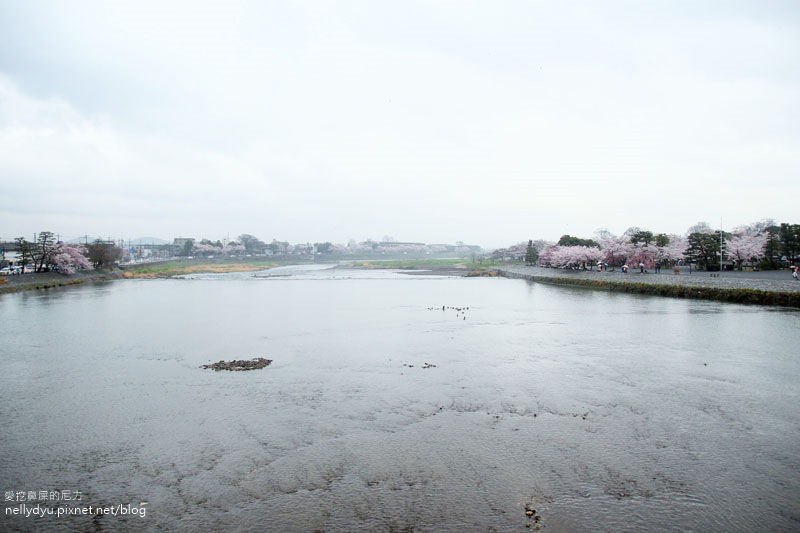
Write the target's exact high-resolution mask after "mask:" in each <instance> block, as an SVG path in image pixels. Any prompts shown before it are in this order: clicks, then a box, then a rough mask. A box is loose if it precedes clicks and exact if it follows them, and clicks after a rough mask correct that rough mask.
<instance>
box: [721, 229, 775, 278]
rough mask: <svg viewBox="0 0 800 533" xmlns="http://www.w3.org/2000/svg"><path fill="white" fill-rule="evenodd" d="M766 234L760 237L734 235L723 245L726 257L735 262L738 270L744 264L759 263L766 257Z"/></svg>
mask: <svg viewBox="0 0 800 533" xmlns="http://www.w3.org/2000/svg"><path fill="white" fill-rule="evenodd" d="M766 247H767V234H766V233H762V234H760V235H746V234H745V235H735V236H733V237H731V238H730V239H728V242H726V243H725V251H726V253H727V254H728V256H730V257H732V258H734V259H735V260H736V265H737V267H738V269H739V270H741V269H742V265H743V264H744V263H746V262H749V263H753V262H757V261H760V260H761V259H762V258H763V257H764V256H765V255H766Z"/></svg>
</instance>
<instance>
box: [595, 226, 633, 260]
mask: <svg viewBox="0 0 800 533" xmlns="http://www.w3.org/2000/svg"><path fill="white" fill-rule="evenodd" d="M597 237H598V242H599V243H600V249H601V250H602V252H603V258H602V260H603V261H604V262H606V263H608V264H609V265H611V266H614V267H618V266H622V265H624V264H625V261H627V259H628V257H629V256H631V255H633V253H634V252H635V247H634V246H633V245H632V244H631V242H630V240H629V239H628V238H627V237H625V236H621V237H617V236H615V235H612V234H610V233H606V234H604V235H602V236H601V235H597Z"/></svg>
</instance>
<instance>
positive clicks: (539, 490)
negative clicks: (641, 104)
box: [0, 267, 800, 531]
mask: <svg viewBox="0 0 800 533" xmlns="http://www.w3.org/2000/svg"><path fill="white" fill-rule="evenodd" d="M442 306H445V309H444V310H442ZM450 307H456V308H462V311H460V312H459V311H457V310H455V309H450ZM467 307H468V309H466V308H467ZM799 324H800V313H798V312H797V311H793V310H786V309H780V308H770V307H755V306H740V305H732V304H722V303H715V302H704V301H691V300H679V299H671V298H654V297H645V296H636V295H626V294H614V293H607V292H594V291H590V290H585V289H575V288H561V287H553V286H546V285H539V284H535V283H529V282H526V281H522V280H508V279H496V278H456V277H443V276H415V275H408V274H406V273H395V272H388V271H354V270H342V269H329V268H326V267H285V268H280V269H273V270H271V271H268V272H263V273H258V274H256V275H253V274H220V275H197V276H193V277H190V278H188V279H172V280H126V281H114V282H109V283H101V284H95V285H84V286H76V287H69V288H64V289H58V290H50V291H35V292H34V291H31V292H23V293H18V294H8V295H3V296H0V328H2V329H0V332H1V333H0V341H1V342H0V356H2V362H3V371H2V373H1V374H0V401H1V402H2V409H1V410H0V413H1V414H0V422H1V423H2V433H0V484H1V485H3V490H4V496H5V498H4V500H5V501H4V509H3V510H4V515H3V517H2V518H1V519H0V524H2V526H3V528H6V529H11V530H16V529H19V530H39V531H41V530H64V531H101V530H104V531H117V530H131V531H138V530H142V529H144V530H181V531H190V530H239V531H314V530H324V531H516V530H518V531H526V530H536V528H537V526H538V527H540V528H542V529H543V530H545V531H645V530H648V531H669V530H672V531H797V530H798V529H800V398H799V397H798V378H799V377H800V358H798V347H800V327H798V325H799ZM251 357H266V358H269V359H272V360H273V363H272V365H271V366H269V367H268V368H265V369H261V370H256V371H252V372H214V371H212V370H203V369H201V368H199V367H200V365H202V364H206V363H209V362H214V361H218V360H220V359H226V360H227V359H241V358H251ZM40 491H48V494H47V495H46V496H47V497H48V498H47V500H45V499H43V498H41V496H42V495H41V494H40ZM51 491H67V492H59V494H58V495H56V494H54V493H51ZM20 492H23V493H24V494H23V495H22V496H23V499H22V500H20V494H19V493H20ZM30 492H34V493H35V494H30ZM31 496H34V497H33V498H31ZM55 496H59V497H60V498H61V499H60V500H54V499H53V498H54V497H55ZM78 498H80V499H78ZM23 500H24V501H23ZM23 505H25V506H26V507H24V508H23ZM89 506H92V507H93V512H92V514H91V515H90V514H86V515H80V516H75V515H72V514H71V515H69V516H67V515H66V513H67V512H68V510H71V509H72V510H74V509H80V508H86V507H89ZM98 506H101V507H108V508H111V507H112V506H118V507H115V509H116V512H117V515H116V516H115V515H112V514H108V513H107V514H104V515H97V514H96V507H98ZM119 506H121V507H119ZM32 508H38V509H39V511H36V512H45V510H48V509H52V510H53V512H54V513H56V512H61V513H63V515H62V516H57V515H55V514H54V515H52V516H47V515H46V516H44V517H36V516H30V517H25V516H24V515H22V514H16V515H15V514H11V513H13V512H15V509H23V510H22V511H16V512H24V510H25V509H27V511H28V512H30V510H31V509H32ZM9 509H11V511H9ZM65 509H66V510H65ZM526 509H530V510H533V509H535V510H536V512H535V514H534V515H533V516H531V517H528V516H527V515H526ZM59 510H60V511H59ZM70 512H77V511H70ZM142 515H144V516H142ZM528 527H530V529H528Z"/></svg>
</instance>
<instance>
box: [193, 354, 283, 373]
mask: <svg viewBox="0 0 800 533" xmlns="http://www.w3.org/2000/svg"><path fill="white" fill-rule="evenodd" d="M270 363H272V359H264V358H263V357H256V358H254V359H249V360H246V359H236V360H234V361H219V362H218V363H211V364H210V365H201V366H200V368H210V369H211V370H232V371H242V370H258V369H259V368H264V367H266V366H269V365H270Z"/></svg>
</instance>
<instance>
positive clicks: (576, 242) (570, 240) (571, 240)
mask: <svg viewBox="0 0 800 533" xmlns="http://www.w3.org/2000/svg"><path fill="white" fill-rule="evenodd" d="M558 245H559V246H594V247H595V248H600V245H599V244H597V243H596V242H595V241H593V240H592V239H581V238H579V237H573V236H572V235H562V236H561V238H560V239H558Z"/></svg>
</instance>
